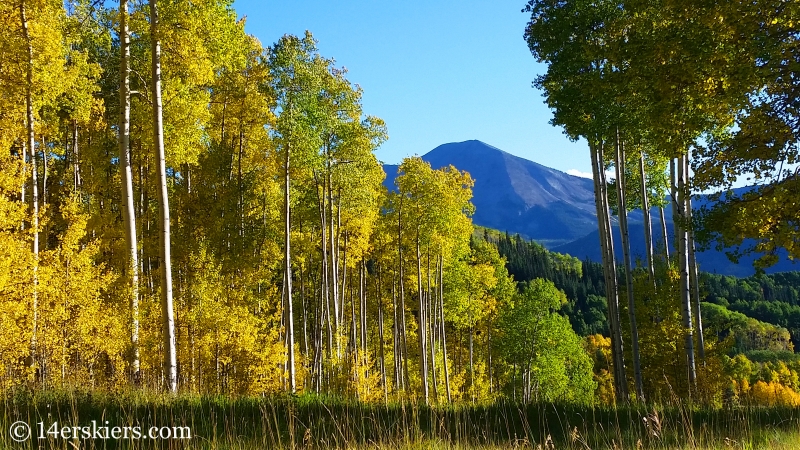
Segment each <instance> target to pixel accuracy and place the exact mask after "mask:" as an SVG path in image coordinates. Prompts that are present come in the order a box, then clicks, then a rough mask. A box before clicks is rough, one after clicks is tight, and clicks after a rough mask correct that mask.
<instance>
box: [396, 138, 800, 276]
mask: <svg viewBox="0 0 800 450" xmlns="http://www.w3.org/2000/svg"><path fill="white" fill-rule="evenodd" d="M422 159H423V160H425V161H427V162H428V163H430V164H431V166H432V167H433V168H434V169H439V168H441V167H446V166H449V165H453V166H455V167H456V168H457V169H459V170H466V171H467V172H469V173H470V175H471V176H472V178H473V179H474V180H475V187H474V189H473V199H472V203H473V204H474V205H475V215H474V216H473V222H474V223H475V224H476V225H481V226H484V227H488V228H493V229H496V230H500V231H502V232H506V231H507V232H509V233H510V234H520V235H521V236H523V237H525V238H528V239H532V240H535V241H537V242H539V243H541V244H542V245H544V246H545V247H547V248H549V249H551V250H554V251H557V252H559V253H568V254H570V255H572V256H575V257H577V258H580V259H584V258H589V259H591V260H593V261H599V260H600V238H599V236H598V231H597V214H596V210H595V206H594V185H593V182H592V180H590V179H587V178H581V177H577V176H574V175H569V174H566V173H564V172H561V171H558V170H555V169H551V168H549V167H545V166H543V165H541V164H538V163H535V162H533V161H529V160H527V159H524V158H520V157H518V156H514V155H512V154H510V153H506V152H504V151H503V150H500V149H499V148H497V147H493V146H491V145H489V144H486V143H484V142H481V141H477V140H471V141H464V142H452V143H449V144H443V145H440V146H438V147H436V148H435V149H433V150H431V151H430V152H428V153H426V154H425V155H423V156H422ZM397 168H398V166H397V165H393V164H386V165H384V170H385V171H386V180H385V181H384V184H385V185H386V186H387V187H388V188H389V189H393V188H394V179H395V177H396V176H397ZM628 216H629V218H628V223H629V228H630V235H631V247H632V248H631V252H632V255H633V257H634V258H635V257H640V258H641V257H643V256H644V253H645V250H644V226H643V218H642V216H643V214H642V212H641V211H639V210H636V211H632V212H631V213H629V215H628ZM671 217H672V213H671V210H670V208H669V207H668V208H666V218H667V228H668V234H669V239H670V244H671V245H672V244H673V242H672V232H673V231H672V223H671V220H670V219H671ZM612 220H615V219H612ZM660 226H661V222H660V221H659V220H658V211H657V210H656V209H653V233H654V236H655V237H656V240H657V241H661V238H660V236H661V232H660V228H659V227H660ZM614 232H615V236H614V239H615V240H614V242H615V243H619V242H620V238H619V231H618V230H617V229H616V227H615V228H614ZM656 245H658V242H657V243H656ZM615 250H616V252H617V253H618V257H621V255H622V253H621V246H620V245H615ZM753 259H754V258H743V259H742V260H741V261H740V262H739V263H738V264H735V263H733V262H731V261H730V260H728V258H727V257H726V256H725V254H724V253H723V252H719V251H715V250H709V251H706V252H700V253H699V254H698V262H699V264H700V268H701V270H704V271H707V272H712V273H720V274H724V275H736V276H741V277H744V276H749V275H752V274H753V273H754V269H753V267H752V261H753ZM788 270H800V265H798V264H792V263H791V261H789V260H787V259H786V258H785V257H783V258H781V261H780V262H779V263H778V264H777V265H776V266H774V267H772V268H770V269H769V270H768V271H767V272H770V273H772V272H780V271H788Z"/></svg>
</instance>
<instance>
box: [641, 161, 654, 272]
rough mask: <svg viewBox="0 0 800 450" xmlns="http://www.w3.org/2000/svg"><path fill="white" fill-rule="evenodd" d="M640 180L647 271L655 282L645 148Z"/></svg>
mask: <svg viewBox="0 0 800 450" xmlns="http://www.w3.org/2000/svg"><path fill="white" fill-rule="evenodd" d="M639 181H640V182H641V194H640V195H641V196H642V213H643V214H644V248H645V253H646V256H647V273H648V276H649V277H650V282H651V283H655V279H656V274H655V268H654V267H653V220H652V218H651V217H650V198H649V197H650V196H649V193H648V192H647V175H646V174H645V166H644V150H642V152H641V153H640V154H639Z"/></svg>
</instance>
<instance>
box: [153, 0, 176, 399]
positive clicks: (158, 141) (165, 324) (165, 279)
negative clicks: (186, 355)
mask: <svg viewBox="0 0 800 450" xmlns="http://www.w3.org/2000/svg"><path fill="white" fill-rule="evenodd" d="M158 22H159V18H158V6H157V5H156V0H150V45H151V51H152V55H151V56H152V67H151V68H152V72H153V73H152V76H153V80H152V83H153V88H152V91H153V92H152V96H153V144H154V145H155V147H156V158H157V159H158V185H159V186H158V188H159V189H158V190H159V192H158V194H159V196H158V209H159V228H160V230H159V231H160V233H159V235H160V236H161V239H160V241H161V242H160V244H161V282H162V285H161V321H162V323H161V327H162V329H161V333H162V338H163V345H164V371H165V373H166V377H167V380H166V381H167V388H168V389H169V391H170V392H173V393H174V392H177V391H178V358H177V352H176V349H175V346H176V342H175V318H174V306H173V301H172V257H171V252H170V246H171V238H170V224H169V193H168V190H167V166H166V155H165V152H164V118H163V106H162V100H161V39H160V38H159V23H158Z"/></svg>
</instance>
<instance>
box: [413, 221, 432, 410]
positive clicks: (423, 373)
mask: <svg viewBox="0 0 800 450" xmlns="http://www.w3.org/2000/svg"><path fill="white" fill-rule="evenodd" d="M416 244H417V296H418V297H419V315H418V317H419V320H418V322H417V324H418V326H417V336H418V338H419V339H418V340H419V375H420V380H421V381H422V398H423V399H425V404H426V405H428V404H430V400H429V395H428V349H427V343H428V342H427V341H428V339H427V333H426V331H427V328H426V327H427V326H426V324H425V300H424V297H423V293H422V255H421V254H420V250H419V228H417V238H416Z"/></svg>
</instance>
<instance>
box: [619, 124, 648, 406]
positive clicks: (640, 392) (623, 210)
mask: <svg viewBox="0 0 800 450" xmlns="http://www.w3.org/2000/svg"><path fill="white" fill-rule="evenodd" d="M616 144H617V145H616V150H617V151H616V155H615V158H614V159H615V161H614V167H615V168H616V172H617V173H616V175H617V209H618V217H619V228H620V234H621V235H622V255H623V256H622V257H623V259H624V261H623V263H624V266H625V284H626V287H627V294H628V295H627V296H628V320H629V322H630V327H631V350H632V352H633V372H634V381H635V385H636V397H637V400H638V401H640V402H642V401H644V387H643V385H642V368H641V365H640V362H639V330H638V328H637V327H636V301H635V299H634V297H633V274H632V269H631V255H630V238H629V235H628V209H627V204H626V201H625V193H626V190H625V188H626V186H625V147H624V143H623V142H622V141H620V137H619V129H617V142H616Z"/></svg>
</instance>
